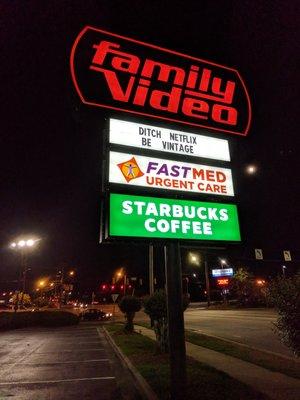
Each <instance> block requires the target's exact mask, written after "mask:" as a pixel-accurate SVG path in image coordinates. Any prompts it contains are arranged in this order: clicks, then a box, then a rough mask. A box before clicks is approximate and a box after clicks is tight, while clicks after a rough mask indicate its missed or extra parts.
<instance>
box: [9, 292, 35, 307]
mask: <svg viewBox="0 0 300 400" xmlns="http://www.w3.org/2000/svg"><path fill="white" fill-rule="evenodd" d="M11 302H12V304H13V305H15V306H18V305H20V304H23V305H24V306H28V305H30V304H31V298H30V296H29V294H27V293H23V292H18V293H15V294H14V295H13V296H12V301H11Z"/></svg>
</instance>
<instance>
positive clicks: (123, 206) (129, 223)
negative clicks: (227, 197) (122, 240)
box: [108, 193, 241, 241]
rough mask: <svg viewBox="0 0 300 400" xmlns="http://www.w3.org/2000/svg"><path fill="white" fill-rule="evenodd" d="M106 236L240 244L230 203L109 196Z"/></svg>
mask: <svg viewBox="0 0 300 400" xmlns="http://www.w3.org/2000/svg"><path fill="white" fill-rule="evenodd" d="M109 200H110V201H109V229H108V230H109V236H110V237H118V236H123V237H140V238H169V239H187V240H191V239H196V240H211V241H216V240H217V241H240V240H241V238H240V230H239V222H238V215H237V208H236V206H235V205H233V204H222V203H208V202H199V201H190V200H188V201H187V200H175V199H166V198H157V197H145V196H132V195H125V194H115V193H111V194H110V199H109Z"/></svg>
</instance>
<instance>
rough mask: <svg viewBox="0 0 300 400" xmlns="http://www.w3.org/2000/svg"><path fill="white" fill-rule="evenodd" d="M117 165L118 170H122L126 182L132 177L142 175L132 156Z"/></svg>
mask: <svg viewBox="0 0 300 400" xmlns="http://www.w3.org/2000/svg"><path fill="white" fill-rule="evenodd" d="M118 167H119V168H120V171H121V172H122V175H123V176H124V178H125V180H126V182H130V181H131V180H132V179H136V178H139V177H140V176H143V175H144V174H143V172H142V171H141V170H140V167H139V166H138V164H137V162H136V161H135V158H134V157H132V158H131V159H130V160H128V161H125V162H122V163H120V164H118Z"/></svg>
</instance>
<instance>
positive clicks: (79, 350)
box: [35, 348, 104, 354]
mask: <svg viewBox="0 0 300 400" xmlns="http://www.w3.org/2000/svg"><path fill="white" fill-rule="evenodd" d="M83 351H104V349H103V348H100V349H75V350H52V351H41V352H40V351H37V352H36V353H35V354H53V353H75V352H76V353H78V352H83Z"/></svg>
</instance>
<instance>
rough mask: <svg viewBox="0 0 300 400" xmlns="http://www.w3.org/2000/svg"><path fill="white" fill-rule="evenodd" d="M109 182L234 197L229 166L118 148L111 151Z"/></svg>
mask: <svg viewBox="0 0 300 400" xmlns="http://www.w3.org/2000/svg"><path fill="white" fill-rule="evenodd" d="M120 161H121V162H120ZM109 182H110V183H117V184H121V185H132V186H142V187H145V188H151V189H160V190H161V189H165V190H178V191H185V192H194V193H206V194H213V195H221V196H234V190H233V182H232V176H231V170H230V169H229V168H221V167H213V166H208V165H200V164H192V163H187V162H179V161H171V160H164V159H161V158H154V157H146V156H138V155H134V156H133V155H130V154H126V153H119V152H115V151H110V153H109Z"/></svg>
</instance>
